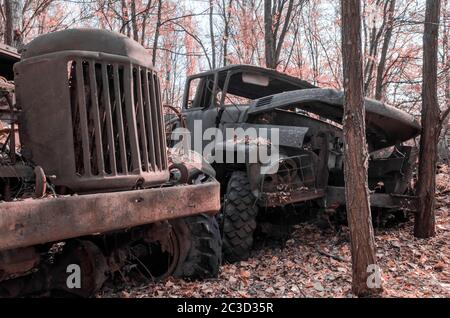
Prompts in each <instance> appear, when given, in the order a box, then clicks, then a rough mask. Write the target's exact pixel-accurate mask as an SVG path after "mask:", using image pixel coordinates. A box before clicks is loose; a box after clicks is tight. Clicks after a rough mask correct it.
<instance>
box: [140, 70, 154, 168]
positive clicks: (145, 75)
mask: <svg viewBox="0 0 450 318" xmlns="http://www.w3.org/2000/svg"><path fill="white" fill-rule="evenodd" d="M142 73H143V76H142V78H143V79H144V81H143V84H144V101H145V121H146V123H147V125H146V127H147V135H148V139H147V140H148V152H149V154H150V161H151V164H152V169H153V171H156V164H157V163H156V157H155V154H156V149H155V144H154V142H153V141H154V138H153V120H152V107H151V102H150V87H149V82H148V71H147V70H143V71H142Z"/></svg>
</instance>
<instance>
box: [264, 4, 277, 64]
mask: <svg viewBox="0 0 450 318" xmlns="http://www.w3.org/2000/svg"><path fill="white" fill-rule="evenodd" d="M274 51H275V39H274V36H273V20H272V0H264V52H265V56H266V67H267V68H276V65H275V54H274V53H275V52H274Z"/></svg>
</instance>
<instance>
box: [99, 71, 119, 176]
mask: <svg viewBox="0 0 450 318" xmlns="http://www.w3.org/2000/svg"><path fill="white" fill-rule="evenodd" d="M102 84H103V107H104V108H105V112H106V130H107V135H108V150H109V164H110V166H111V173H112V174H113V175H116V174H117V162H116V147H115V143H114V130H113V121H112V111H111V97H110V91H109V78H108V66H107V64H105V63H103V64H102Z"/></svg>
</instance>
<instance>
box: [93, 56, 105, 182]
mask: <svg viewBox="0 0 450 318" xmlns="http://www.w3.org/2000/svg"><path fill="white" fill-rule="evenodd" d="M89 86H90V88H91V109H90V111H91V112H92V119H93V130H94V140H95V152H94V153H95V157H96V158H93V159H97V171H98V174H99V175H104V174H105V163H104V162H103V141H102V126H101V124H100V112H99V108H98V93H97V79H96V76H95V63H94V62H90V63H89ZM89 117H91V116H89Z"/></svg>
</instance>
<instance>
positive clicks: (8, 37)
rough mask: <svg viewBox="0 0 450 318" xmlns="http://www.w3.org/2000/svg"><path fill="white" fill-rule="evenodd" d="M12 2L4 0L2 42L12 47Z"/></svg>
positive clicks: (11, 0)
mask: <svg viewBox="0 0 450 318" xmlns="http://www.w3.org/2000/svg"><path fill="white" fill-rule="evenodd" d="M13 9H14V0H5V34H4V41H5V43H6V44H7V45H13V38H14V37H13V32H14V10H13Z"/></svg>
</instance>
